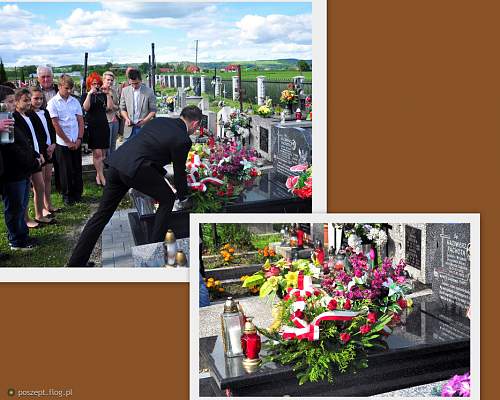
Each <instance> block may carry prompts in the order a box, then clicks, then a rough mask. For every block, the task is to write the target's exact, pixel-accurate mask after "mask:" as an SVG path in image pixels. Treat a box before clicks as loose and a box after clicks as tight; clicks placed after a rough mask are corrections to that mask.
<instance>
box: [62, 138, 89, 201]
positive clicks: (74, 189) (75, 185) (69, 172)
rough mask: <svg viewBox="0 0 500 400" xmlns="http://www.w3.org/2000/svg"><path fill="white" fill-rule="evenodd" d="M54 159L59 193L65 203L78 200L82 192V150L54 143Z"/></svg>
mask: <svg viewBox="0 0 500 400" xmlns="http://www.w3.org/2000/svg"><path fill="white" fill-rule="evenodd" d="M56 159H57V162H58V164H59V178H60V182H61V194H62V196H63V200H64V202H65V203H67V204H68V203H69V204H71V203H73V202H75V201H80V200H81V198H82V193H83V177H82V150H81V148H80V147H79V148H78V149H76V150H70V149H69V148H68V147H66V146H61V145H59V144H56Z"/></svg>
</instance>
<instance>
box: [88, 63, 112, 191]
mask: <svg viewBox="0 0 500 400" xmlns="http://www.w3.org/2000/svg"><path fill="white" fill-rule="evenodd" d="M101 87H102V78H101V77H100V75H99V74H98V73H97V72H92V73H91V74H90V75H89V77H88V78H87V90H88V92H87V96H86V98H85V101H84V102H83V109H84V110H85V112H86V117H85V118H86V121H87V129H88V134H89V139H88V145H89V148H90V149H92V157H93V160H94V167H95V170H96V177H95V180H96V182H97V184H98V185H99V186H104V185H105V184H106V178H105V177H104V172H103V170H104V157H105V154H106V152H105V150H106V149H108V148H109V125H108V119H107V117H106V111H109V110H111V109H113V99H112V97H111V93H109V92H108V91H107V90H106V92H105V91H104V90H101Z"/></svg>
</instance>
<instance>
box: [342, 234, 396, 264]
mask: <svg viewBox="0 0 500 400" xmlns="http://www.w3.org/2000/svg"><path fill="white" fill-rule="evenodd" d="M340 225H341V226H342V228H343V229H344V232H345V236H346V237H347V244H348V246H349V248H350V249H352V251H353V252H355V253H360V252H362V251H363V245H375V247H376V248H377V250H378V251H377V253H378V257H380V249H381V247H382V246H384V245H385V244H386V243H387V233H386V232H385V230H384V229H383V227H384V225H383V224H340ZM369 247H371V246H369ZM374 251H375V250H374V249H373V248H371V249H370V252H374ZM371 258H375V254H371ZM381 261H382V260H381V259H379V260H378V262H379V263H380V262H381Z"/></svg>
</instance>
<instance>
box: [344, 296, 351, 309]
mask: <svg viewBox="0 0 500 400" xmlns="http://www.w3.org/2000/svg"><path fill="white" fill-rule="evenodd" d="M350 309H351V300H349V299H347V300H346V301H345V303H344V310H350Z"/></svg>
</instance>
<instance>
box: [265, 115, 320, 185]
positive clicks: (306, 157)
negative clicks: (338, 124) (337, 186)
mask: <svg viewBox="0 0 500 400" xmlns="http://www.w3.org/2000/svg"><path fill="white" fill-rule="evenodd" d="M271 152H272V159H273V167H274V172H275V178H276V179H277V180H278V181H280V182H282V183H285V182H286V180H287V179H288V177H289V176H291V175H299V173H298V172H292V171H290V167H293V166H295V165H298V164H309V165H311V164H312V124H311V123H308V122H297V123H295V122H293V123H285V124H281V123H280V124H276V125H272V127H271Z"/></svg>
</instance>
